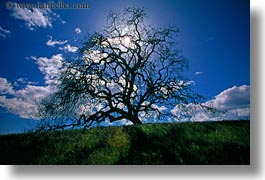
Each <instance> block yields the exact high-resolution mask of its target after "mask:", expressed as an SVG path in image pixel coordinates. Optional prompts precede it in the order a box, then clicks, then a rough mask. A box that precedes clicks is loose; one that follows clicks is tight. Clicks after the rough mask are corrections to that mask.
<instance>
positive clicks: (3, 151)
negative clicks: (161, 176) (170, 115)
mask: <svg viewBox="0 0 265 180" xmlns="http://www.w3.org/2000/svg"><path fill="white" fill-rule="evenodd" d="M249 123H250V122H249V121H222V122H202V123H199V122H197V123H192V122H188V123H170V124H169V123H167V124H145V125H137V126H124V127H96V128H93V129H89V130H85V129H81V130H69V131H61V132H58V131H53V132H48V133H28V134H15V135H3V136H0V164H249V163H250V124H249Z"/></svg>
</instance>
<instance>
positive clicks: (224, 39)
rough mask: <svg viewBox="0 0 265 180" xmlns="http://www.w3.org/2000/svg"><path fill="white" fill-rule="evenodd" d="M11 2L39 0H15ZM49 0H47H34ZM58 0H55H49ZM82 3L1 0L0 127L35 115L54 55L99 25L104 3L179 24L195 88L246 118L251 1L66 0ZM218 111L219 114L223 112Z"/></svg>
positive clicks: (56, 61)
mask: <svg viewBox="0 0 265 180" xmlns="http://www.w3.org/2000/svg"><path fill="white" fill-rule="evenodd" d="M13 2H14V3H17V4H19V3H33V4H36V3H37V2H38V1H30V0H19V1H13ZM41 2H49V1H41ZM53 2H54V3H58V2H59V0H58V1H57V0H55V1H53ZM64 3H67V4H69V5H74V4H78V3H87V4H89V5H90V8H89V9H22V8H18V5H17V4H13V5H12V6H11V7H8V8H7V7H6V6H7V4H6V1H0V48H1V58H0V133H13V132H23V131H24V130H26V129H27V128H28V127H31V126H32V125H34V123H35V122H36V119H37V118H36V107H37V105H36V104H37V103H38V101H39V100H40V99H41V98H43V97H44V96H45V95H46V94H47V93H49V92H51V91H52V88H53V86H54V85H56V77H57V76H58V72H57V70H58V67H59V66H60V62H62V61H63V60H64V59H67V58H69V57H74V56H75V53H76V51H77V49H78V47H80V46H81V42H82V40H83V39H84V37H85V36H86V34H87V33H93V32H95V31H98V30H100V29H101V27H102V26H103V25H104V23H105V20H106V16H107V14H108V12H109V11H110V9H111V10H122V9H123V8H125V7H128V6H139V7H144V8H146V11H147V14H148V19H147V23H148V24H151V25H153V26H158V27H164V26H168V25H176V26H177V27H179V29H180V34H179V39H177V41H178V45H179V49H180V50H181V51H182V54H183V55H184V56H185V57H187V58H188V60H189V65H190V66H189V71H188V72H186V73H187V76H188V78H189V79H190V80H192V81H194V90H195V91H197V92H199V93H200V94H202V95H203V96H204V97H206V98H207V100H206V101H207V102H208V103H212V104H214V105H215V106H217V107H220V108H222V109H225V110H227V111H228V115H227V116H226V117H225V118H232V119H249V116H250V115H249V106H250V102H249V101H250V35H249V34H250V29H249V27H250V21H249V19H250V8H249V1H248V0H215V1H213V0H185V1H183V0H135V1H134V0H129V1H126V0H78V1H70V0H65V1H64ZM222 118H224V117H222Z"/></svg>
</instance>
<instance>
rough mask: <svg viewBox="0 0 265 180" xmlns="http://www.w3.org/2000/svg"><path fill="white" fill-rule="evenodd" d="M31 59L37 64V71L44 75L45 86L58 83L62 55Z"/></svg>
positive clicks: (33, 57)
mask: <svg viewBox="0 0 265 180" xmlns="http://www.w3.org/2000/svg"><path fill="white" fill-rule="evenodd" d="M31 58H32V59H33V60H34V61H35V62H36V64H38V66H39V70H40V71H41V72H42V73H43V74H44V80H45V84H47V85H53V86H55V85H57V84H58V83H59V82H58V78H59V76H60V73H61V71H62V65H63V60H64V59H63V55H62V54H56V55H53V56H52V57H51V58H47V57H39V58H37V57H35V56H32V57H31Z"/></svg>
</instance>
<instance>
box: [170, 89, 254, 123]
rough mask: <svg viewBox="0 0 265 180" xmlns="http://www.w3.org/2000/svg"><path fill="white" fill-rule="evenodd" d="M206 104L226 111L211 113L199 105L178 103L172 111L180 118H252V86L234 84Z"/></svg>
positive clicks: (197, 119)
mask: <svg viewBox="0 0 265 180" xmlns="http://www.w3.org/2000/svg"><path fill="white" fill-rule="evenodd" d="M204 105H207V106H210V107H215V108H216V109H218V110H221V111H224V113H221V112H220V113H217V114H214V113H210V112H207V111H204V110H203V109H202V108H201V107H200V106H199V105H194V104H188V105H177V106H176V107H175V108H174V109H173V110H171V113H172V114H174V115H175V116H176V117H177V118H178V119H180V120H191V121H207V120H238V119H249V118H250V86H248V85H242V86H239V87H237V86H233V87H232V88H228V89H226V90H224V91H222V92H221V93H219V94H218V95H217V96H215V98H214V99H212V100H209V101H207V102H205V103H204Z"/></svg>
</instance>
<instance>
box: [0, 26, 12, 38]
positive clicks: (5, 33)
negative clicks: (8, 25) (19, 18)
mask: <svg viewBox="0 0 265 180" xmlns="http://www.w3.org/2000/svg"><path fill="white" fill-rule="evenodd" d="M10 34H11V31H10V30H7V29H4V28H2V27H1V26H0V37H2V38H7V36H9V35H10Z"/></svg>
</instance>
